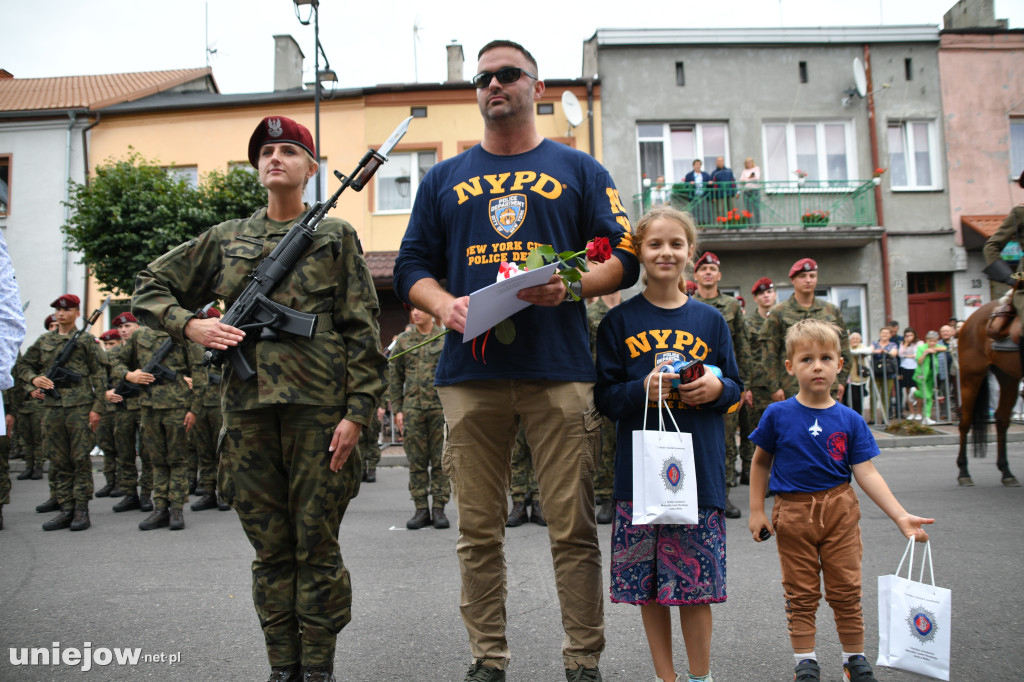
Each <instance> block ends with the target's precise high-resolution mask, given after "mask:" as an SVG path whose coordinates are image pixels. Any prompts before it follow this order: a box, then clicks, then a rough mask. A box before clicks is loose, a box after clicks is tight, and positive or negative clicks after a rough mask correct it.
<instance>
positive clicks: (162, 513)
mask: <svg viewBox="0 0 1024 682" xmlns="http://www.w3.org/2000/svg"><path fill="white" fill-rule="evenodd" d="M170 522H171V513H170V512H169V511H167V507H157V508H156V509H154V510H153V513H152V514H150V515H149V516H147V517H146V518H145V519H144V520H143V521H141V522H140V523H139V530H155V529H156V528H163V527H164V526H166V525H168V524H169V523H170Z"/></svg>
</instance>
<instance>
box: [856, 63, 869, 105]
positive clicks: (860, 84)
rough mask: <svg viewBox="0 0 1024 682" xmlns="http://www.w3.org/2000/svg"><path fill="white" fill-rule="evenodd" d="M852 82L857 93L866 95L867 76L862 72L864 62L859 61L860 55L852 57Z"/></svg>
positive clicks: (862, 95)
mask: <svg viewBox="0 0 1024 682" xmlns="http://www.w3.org/2000/svg"><path fill="white" fill-rule="evenodd" d="M853 82H854V83H856V85H857V94H858V95H860V96H861V97H867V94H868V77H867V74H865V73H864V63H863V62H861V60H860V57H854V58H853Z"/></svg>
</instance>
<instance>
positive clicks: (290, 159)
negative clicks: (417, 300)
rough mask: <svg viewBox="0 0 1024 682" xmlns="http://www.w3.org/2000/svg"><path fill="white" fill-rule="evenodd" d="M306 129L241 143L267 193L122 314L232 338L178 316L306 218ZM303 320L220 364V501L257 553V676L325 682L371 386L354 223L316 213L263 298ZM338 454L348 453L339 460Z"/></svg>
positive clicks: (220, 294) (219, 294)
mask: <svg viewBox="0 0 1024 682" xmlns="http://www.w3.org/2000/svg"><path fill="white" fill-rule="evenodd" d="M314 157H315V152H314V149H313V140H312V136H311V135H310V134H309V130H307V129H306V128H305V127H303V126H301V125H299V124H298V123H296V122H295V121H292V120H290V119H287V118H284V117H278V116H274V117H268V118H266V119H264V120H263V121H262V122H261V123H260V125H259V126H258V127H257V128H256V131H255V132H254V133H253V134H252V137H251V138H250V140H249V161H250V163H252V165H253V166H254V167H255V168H256V169H257V170H258V172H259V177H260V182H262V183H263V185H264V186H265V187H266V188H267V190H268V192H269V201H268V205H267V206H266V207H265V208H261V209H260V210H258V211H257V212H256V213H255V214H254V215H253V216H252V217H250V218H247V219H244V220H232V221H228V222H225V223H221V224H220V225H216V226H214V227H212V228H211V229H210V230H208V231H206V232H204V233H203V234H202V235H200V236H199V237H197V238H195V239H193V240H191V241H189V242H186V243H185V244H182V245H181V246H179V247H177V248H176V249H174V250H173V251H171V252H169V253H167V254H166V255H164V256H162V257H161V258H159V259H157V260H156V261H154V262H153V263H151V264H150V265H149V267H148V268H147V269H146V270H144V271H142V272H141V273H139V276H138V279H137V287H136V290H135V296H134V299H133V301H132V305H133V311H134V312H135V314H136V315H137V316H138V317H139V318H140V319H142V320H143V322H146V323H147V324H150V325H159V326H161V327H163V328H164V329H166V330H167V331H168V332H169V333H170V334H171V335H172V336H173V337H175V338H176V339H179V340H184V339H185V338H186V337H187V338H188V339H191V340H193V341H196V342H197V343H200V344H202V345H203V346H206V347H207V348H215V349H219V350H226V349H227V348H229V347H233V346H236V345H238V344H239V343H240V342H241V341H242V340H243V338H244V336H245V335H244V333H243V332H242V331H240V330H239V329H236V328H234V327H231V326H229V325H226V324H224V323H223V322H221V321H220V320H219V319H216V318H215V319H205V320H201V319H198V318H196V316H195V314H194V313H193V312H192V311H194V310H196V309H198V308H199V307H201V306H202V305H203V304H204V303H206V302H207V301H209V300H211V299H223V300H225V301H226V302H227V304H228V305H229V306H230V305H231V304H232V303H234V301H235V299H236V298H237V297H238V296H239V294H240V293H241V292H242V290H243V289H244V287H245V286H246V284H247V283H248V278H247V276H248V275H249V273H251V272H252V271H253V270H254V269H255V267H256V265H257V264H258V263H259V262H260V260H261V259H262V258H263V257H265V256H267V255H268V254H269V253H270V252H271V251H272V250H273V248H274V247H275V246H276V245H277V243H278V242H279V241H280V239H281V238H282V237H283V236H284V235H285V234H286V233H287V231H288V229H289V228H290V227H291V226H292V224H293V223H294V222H295V220H296V219H297V218H299V216H300V215H302V214H303V213H304V210H303V202H302V189H303V187H304V185H305V183H306V182H307V181H308V179H309V178H311V177H313V175H314V174H315V173H316V170H317V164H316V162H315V161H314V160H313V158H314ZM271 299H273V300H274V301H275V302H277V303H280V304H282V305H285V306H288V307H289V308H292V309H293V310H297V311H301V312H305V313H311V314H314V315H316V318H317V324H316V329H317V332H316V334H315V335H314V337H313V338H312V339H306V338H301V337H295V336H291V335H288V334H281V336H280V337H279V338H277V339H274V340H269V339H253V340H252V342H250V343H246V344H244V345H243V346H241V347H240V348H239V349H238V350H239V352H242V353H243V355H244V357H245V358H246V359H247V360H248V361H249V364H250V365H251V366H252V367H254V368H256V372H257V376H256V377H255V378H253V379H251V380H250V381H242V380H241V379H240V378H239V377H238V376H237V374H236V373H235V372H234V370H233V369H232V367H231V366H230V365H229V364H225V366H224V373H223V377H222V384H221V410H222V412H223V416H224V427H223V429H222V431H221V434H220V445H219V450H220V480H219V483H220V489H221V494H222V496H223V498H224V500H225V501H226V502H228V503H229V504H230V505H231V506H232V507H233V508H234V509H235V511H237V512H238V516H239V519H240V520H241V522H242V527H243V528H244V530H245V533H246V535H247V536H248V538H249V542H250V543H252V546H253V548H254V549H255V550H256V560H255V561H254V562H253V565H252V572H253V600H254V602H255V606H256V612H257V614H258V615H259V619H260V624H261V626H262V628H263V632H264V636H265V639H266V646H267V656H268V658H269V660H270V665H271V676H270V679H271V680H277V681H281V682H284V681H291V680H300V679H302V680H306V681H309V680H315V681H328V680H333V679H334V676H333V666H334V649H335V643H336V640H337V635H338V633H339V632H340V631H341V629H342V628H343V627H344V626H345V625H346V624H347V623H348V622H349V620H351V603H352V583H351V581H350V580H349V575H348V571H347V570H346V569H345V564H344V563H343V562H342V558H341V550H340V548H339V546H338V528H339V525H340V523H341V518H342V516H343V515H344V512H345V508H346V507H347V506H348V502H349V500H350V499H351V498H352V497H354V496H355V495H356V493H357V492H358V489H359V479H360V476H359V472H360V462H359V456H358V454H354V453H353V448H354V446H355V444H356V441H357V440H358V438H359V432H360V430H361V429H362V428H363V427H364V426H366V425H367V423H368V422H369V420H370V413H371V411H372V410H374V409H375V407H376V405H377V402H378V400H379V398H380V393H381V391H382V389H383V384H382V375H383V372H384V371H385V360H384V357H383V355H381V353H380V350H379V349H380V338H379V335H380V333H379V329H378V326H377V320H376V315H377V311H378V304H377V295H376V292H375V291H374V288H373V282H372V280H371V278H370V273H369V269H368V268H367V267H366V263H365V261H364V260H363V257H362V254H361V249H360V247H359V242H358V240H357V238H356V233H355V230H354V229H353V228H352V226H351V225H349V224H348V223H346V222H344V221H342V220H338V219H334V218H327V219H325V220H324V221H323V222H321V223H320V225H319V226H318V228H317V230H316V233H315V236H314V242H313V244H312V246H311V247H310V248H309V250H308V251H307V252H306V253H305V254H304V256H303V257H302V258H301V259H300V260H299V262H298V264H297V265H296V267H295V268H294V269H293V270H292V272H291V273H289V274H288V275H287V276H286V277H285V279H284V280H283V281H282V282H281V284H280V285H279V286H278V287H277V288H276V289H275V291H274V292H273V293H272V295H271ZM350 455H351V456H350Z"/></svg>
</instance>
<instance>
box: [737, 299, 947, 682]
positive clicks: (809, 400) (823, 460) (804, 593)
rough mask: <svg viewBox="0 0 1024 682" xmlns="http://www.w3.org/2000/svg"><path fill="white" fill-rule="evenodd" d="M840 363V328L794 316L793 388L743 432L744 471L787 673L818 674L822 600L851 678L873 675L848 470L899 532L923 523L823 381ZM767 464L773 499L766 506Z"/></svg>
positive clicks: (914, 533) (868, 679)
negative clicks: (781, 596)
mask: <svg viewBox="0 0 1024 682" xmlns="http://www.w3.org/2000/svg"><path fill="white" fill-rule="evenodd" d="M842 367H843V360H842V357H841V356H840V351H839V332H838V330H836V328H835V327H833V326H832V325H831V324H829V323H827V322H824V321H821V320H813V319H808V320H802V321H800V322H798V323H797V324H795V325H793V326H792V327H791V328H790V329H789V332H788V333H787V334H786V371H787V372H789V373H790V374H792V375H794V376H795V377H796V378H797V381H798V382H799V384H800V391H799V392H798V393H797V394H796V395H795V396H793V397H792V398H790V399H788V400H785V401H783V402H778V403H773V404H771V405H769V406H768V409H766V410H765V412H764V416H763V417H761V422H760V423H759V424H758V426H757V428H756V429H755V430H754V432H753V433H752V434H750V440H751V441H752V442H753V443H754V444H755V445H756V446H757V449H756V450H755V451H754V459H753V463H752V465H751V469H750V522H749V527H750V532H751V533H752V534H753V536H754V540H755V541H757V542H760V541H762V540H766V539H768V537H770V536H769V535H768V534H769V533H770V534H771V535H775V536H776V538H777V545H778V550H779V563H780V564H781V565H782V586H783V588H784V590H785V595H786V619H787V621H788V624H789V639H790V643H791V644H792V646H793V654H794V658H795V660H796V664H797V665H796V671H795V675H794V677H793V679H794V680H799V681H800V682H813V681H815V680H819V679H820V674H821V673H820V670H819V667H818V662H817V657H816V656H815V653H814V637H815V616H816V614H817V611H818V603H819V602H820V601H821V590H820V584H821V578H820V577H819V575H824V579H825V599H827V600H828V603H829V606H831V607H832V611H833V613H834V614H835V620H836V630H837V631H838V632H839V642H840V644H842V647H843V672H844V675H845V679H847V680H850V681H851V682H876V680H875V676H874V673H873V672H872V670H871V664H869V663H868V661H867V659H866V658H865V656H864V615H863V613H862V611H861V605H860V598H861V555H862V553H863V547H862V545H861V540H860V526H859V525H858V521H859V520H860V507H859V505H858V504H857V494H856V493H855V492H854V491H853V488H851V487H850V475H851V474H852V475H853V477H855V478H856V479H857V484H858V485H860V487H861V489H862V490H863V491H864V492H866V493H867V494H868V497H870V498H871V499H872V501H874V503H875V504H877V505H878V506H879V508H881V510H882V511H884V512H885V513H886V514H887V515H888V516H889V518H891V519H892V520H893V521H894V522H895V523H896V525H897V526H899V529H900V531H902V532H903V534H904V535H905V536H907V537H915V538H916V539H917V540H918V541H919V542H925V541H927V539H928V534H927V533H926V532H925V531H924V529H923V528H921V526H922V524H928V523H934V522H935V520H934V519H925V518H921V517H919V516H913V515H912V514H909V513H908V512H907V510H905V509H904V508H903V507H902V506H901V505H900V503H899V502H898V501H897V500H896V497H895V496H894V495H893V494H892V491H890V490H889V486H888V485H886V483H885V480H884V479H883V478H882V475H881V474H880V473H878V470H877V469H875V465H874V464H873V463H872V462H871V459H872V458H873V457H875V456H876V455H877V454H878V445H877V444H876V443H875V439H874V437H873V436H872V435H871V432H870V430H869V429H868V427H867V424H865V423H864V419H863V418H862V417H861V416H860V415H859V414H857V413H856V412H854V411H853V410H851V409H850V408H848V407H846V406H845V405H842V404H840V403H837V402H836V401H835V400H833V399H832V397H831V396H830V395H829V388H830V387H831V386H832V383H833V382H834V381H835V378H836V375H838V374H839V370H840V369H842ZM769 469H770V470H771V481H772V491H773V492H775V505H774V508H773V509H772V520H771V522H769V521H768V517H767V516H765V513H764V498H765V491H766V489H767V486H768V474H769Z"/></svg>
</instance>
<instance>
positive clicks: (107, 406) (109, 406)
mask: <svg viewBox="0 0 1024 682" xmlns="http://www.w3.org/2000/svg"><path fill="white" fill-rule="evenodd" d="M118 348H121V346H117V347H116V348H114V349H112V350H109V351H108V350H107V349H105V348H104V349H103V350H102V352H101V353H100V360H101V361H102V362H103V370H104V371H105V372H106V374H107V386H106V387H107V390H108V391H109V390H110V389H112V388H117V384H118V383H120V382H119V381H118V380H117V377H115V376H114V355H116V354H117V350H118ZM116 411H117V405H116V404H115V403H112V402H110V401H109V400H107V396H106V392H104V394H103V412H102V413H101V414H105V413H107V412H116Z"/></svg>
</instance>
